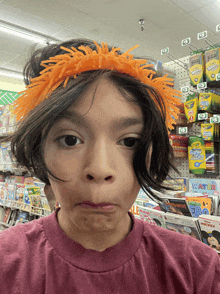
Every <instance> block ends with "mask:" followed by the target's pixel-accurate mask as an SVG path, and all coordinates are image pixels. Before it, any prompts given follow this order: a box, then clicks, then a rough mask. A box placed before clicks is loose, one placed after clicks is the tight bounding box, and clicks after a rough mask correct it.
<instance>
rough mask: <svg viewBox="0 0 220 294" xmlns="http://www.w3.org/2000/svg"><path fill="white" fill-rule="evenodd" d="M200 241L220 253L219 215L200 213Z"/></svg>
mask: <svg viewBox="0 0 220 294" xmlns="http://www.w3.org/2000/svg"><path fill="white" fill-rule="evenodd" d="M198 219H199V223H200V227H201V231H202V241H203V242H204V243H205V244H206V245H208V246H210V247H212V248H213V249H215V250H216V251H217V252H218V254H220V216H215V215H200V216H199V218H198Z"/></svg>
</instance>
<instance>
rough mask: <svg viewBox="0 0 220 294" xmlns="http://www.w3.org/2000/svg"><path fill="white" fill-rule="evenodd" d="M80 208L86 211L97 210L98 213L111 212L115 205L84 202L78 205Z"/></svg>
mask: <svg viewBox="0 0 220 294" xmlns="http://www.w3.org/2000/svg"><path fill="white" fill-rule="evenodd" d="M77 205H78V206H80V207H82V208H85V209H93V210H94V209H95V210H98V211H111V210H113V209H114V207H115V205H114V204H112V203H97V204H96V203H92V202H89V201H83V202H82V203H79V204H77Z"/></svg>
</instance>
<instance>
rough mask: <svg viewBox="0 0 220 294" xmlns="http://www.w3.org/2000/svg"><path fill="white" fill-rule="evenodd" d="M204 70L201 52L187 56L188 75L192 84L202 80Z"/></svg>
mask: <svg viewBox="0 0 220 294" xmlns="http://www.w3.org/2000/svg"><path fill="white" fill-rule="evenodd" d="M204 71H205V66H204V55H203V53H202V52H201V53H198V54H194V55H192V56H190V57H189V76H190V83H191V85H192V86H194V85H197V84H199V83H202V82H203V74H204Z"/></svg>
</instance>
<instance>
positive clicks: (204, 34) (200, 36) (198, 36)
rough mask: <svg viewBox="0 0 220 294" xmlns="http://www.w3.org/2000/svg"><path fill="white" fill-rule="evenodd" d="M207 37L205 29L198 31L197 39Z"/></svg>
mask: <svg viewBox="0 0 220 294" xmlns="http://www.w3.org/2000/svg"><path fill="white" fill-rule="evenodd" d="M207 37H208V33H207V31H204V32H201V33H198V35H197V40H202V39H205V38H207Z"/></svg>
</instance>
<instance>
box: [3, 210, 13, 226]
mask: <svg viewBox="0 0 220 294" xmlns="http://www.w3.org/2000/svg"><path fill="white" fill-rule="evenodd" d="M11 211H12V210H11V208H10V207H6V209H5V214H4V217H3V222H4V223H6V224H7V223H8V221H9V219H10V216H11Z"/></svg>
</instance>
